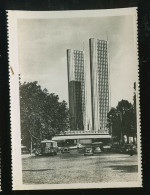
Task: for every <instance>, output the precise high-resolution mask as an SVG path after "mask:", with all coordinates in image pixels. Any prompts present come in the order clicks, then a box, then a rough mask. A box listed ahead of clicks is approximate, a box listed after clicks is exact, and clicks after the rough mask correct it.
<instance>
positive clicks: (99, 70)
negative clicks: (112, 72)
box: [89, 38, 109, 133]
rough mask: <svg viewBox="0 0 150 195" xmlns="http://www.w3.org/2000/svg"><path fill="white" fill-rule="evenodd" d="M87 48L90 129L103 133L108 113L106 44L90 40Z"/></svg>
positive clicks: (97, 40)
mask: <svg viewBox="0 0 150 195" xmlns="http://www.w3.org/2000/svg"><path fill="white" fill-rule="evenodd" d="M89 47H90V75H91V110H92V129H93V130H96V131H97V130H99V131H101V132H102V133H103V132H105V130H107V128H106V124H107V113H108V111H109V74H108V73H109V71H108V42H107V41H104V40H99V39H95V38H91V39H90V40H89Z"/></svg>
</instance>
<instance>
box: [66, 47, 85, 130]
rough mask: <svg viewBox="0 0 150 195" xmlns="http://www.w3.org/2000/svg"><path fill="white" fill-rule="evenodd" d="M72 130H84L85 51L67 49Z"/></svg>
mask: <svg viewBox="0 0 150 195" xmlns="http://www.w3.org/2000/svg"><path fill="white" fill-rule="evenodd" d="M67 69H68V90H69V91H68V94H69V111H70V130H84V121H85V59H84V52H83V51H79V50H72V49H68V50H67Z"/></svg>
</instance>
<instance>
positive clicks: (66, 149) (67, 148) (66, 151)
mask: <svg viewBox="0 0 150 195" xmlns="http://www.w3.org/2000/svg"><path fill="white" fill-rule="evenodd" d="M61 153H62V154H64V153H70V149H69V147H63V148H62V149H61Z"/></svg>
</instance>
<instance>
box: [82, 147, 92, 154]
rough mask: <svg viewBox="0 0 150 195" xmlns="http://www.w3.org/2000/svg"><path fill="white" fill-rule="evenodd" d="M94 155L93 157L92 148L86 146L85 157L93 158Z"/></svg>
mask: <svg viewBox="0 0 150 195" xmlns="http://www.w3.org/2000/svg"><path fill="white" fill-rule="evenodd" d="M92 155H93V149H92V146H86V147H85V148H84V156H92Z"/></svg>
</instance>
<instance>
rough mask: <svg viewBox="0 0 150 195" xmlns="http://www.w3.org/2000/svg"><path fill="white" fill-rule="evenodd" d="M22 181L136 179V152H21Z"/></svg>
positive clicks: (108, 180) (73, 181) (51, 182)
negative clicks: (44, 153) (51, 154)
mask: <svg viewBox="0 0 150 195" xmlns="http://www.w3.org/2000/svg"><path fill="white" fill-rule="evenodd" d="M22 165H23V183H25V184H61V183H66V184H69V183H99V182H128V181H137V180H138V173H137V172H138V166H137V155H133V156H129V155H128V154H108V153H105V154H100V155H96V156H84V155H83V154H58V155H57V156H40V157H39V156H38V157H37V156H29V155H23V157H22Z"/></svg>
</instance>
